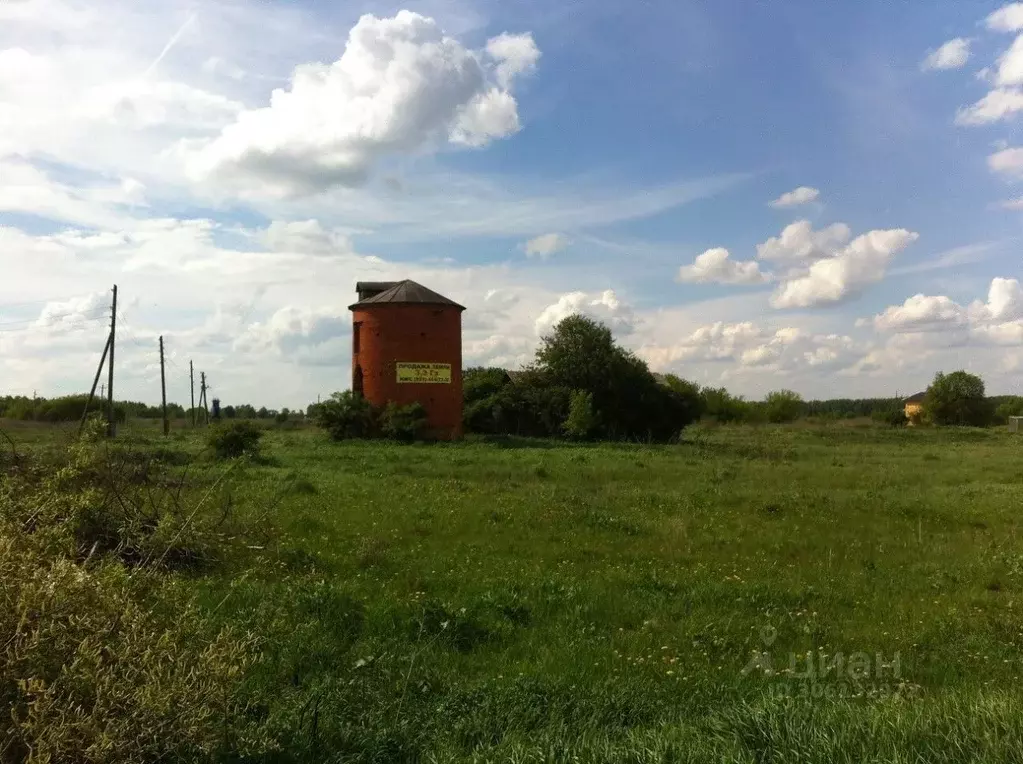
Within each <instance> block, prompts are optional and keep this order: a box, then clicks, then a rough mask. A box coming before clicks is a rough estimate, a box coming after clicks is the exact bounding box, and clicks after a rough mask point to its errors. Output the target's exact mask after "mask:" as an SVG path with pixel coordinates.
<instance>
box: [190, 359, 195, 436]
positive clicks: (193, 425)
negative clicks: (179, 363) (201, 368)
mask: <svg viewBox="0 0 1023 764" xmlns="http://www.w3.org/2000/svg"><path fill="white" fill-rule="evenodd" d="M188 384H189V385H190V386H191V389H192V409H191V411H192V427H195V369H194V368H193V366H192V362H191V361H189V362H188Z"/></svg>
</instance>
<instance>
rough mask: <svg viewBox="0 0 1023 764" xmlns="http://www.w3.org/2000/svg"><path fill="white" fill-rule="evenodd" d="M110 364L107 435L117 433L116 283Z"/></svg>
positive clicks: (111, 435)
mask: <svg viewBox="0 0 1023 764" xmlns="http://www.w3.org/2000/svg"><path fill="white" fill-rule="evenodd" d="M109 341H110V366H109V367H108V371H109V375H108V378H107V435H109V436H110V437H111V438H112V437H114V435H116V434H117V427H116V425H115V424H114V346H115V345H116V344H117V284H114V300H113V303H112V304H111V306H110V340H109Z"/></svg>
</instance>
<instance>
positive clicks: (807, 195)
mask: <svg viewBox="0 0 1023 764" xmlns="http://www.w3.org/2000/svg"><path fill="white" fill-rule="evenodd" d="M820 195H821V192H820V191H819V190H818V189H816V188H810V187H809V186H800V187H799V188H796V189H793V190H792V191H786V192H785V193H784V194H782V195H781V196H779V197H778V198H777V199H774V200H772V201H770V202H768V203H767V204H768V206H769V207H774V208H775V209H784V208H786V207H798V206H799V205H800V204H808V203H810V202H814V201H817V198H818V197H819V196H820Z"/></svg>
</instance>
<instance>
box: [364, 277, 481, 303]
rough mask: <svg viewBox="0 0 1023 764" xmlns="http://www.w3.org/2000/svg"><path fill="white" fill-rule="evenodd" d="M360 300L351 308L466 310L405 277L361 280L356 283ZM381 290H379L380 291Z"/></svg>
mask: <svg viewBox="0 0 1023 764" xmlns="http://www.w3.org/2000/svg"><path fill="white" fill-rule="evenodd" d="M355 290H356V292H358V294H359V301H358V302H357V303H355V304H353V305H349V306H348V307H349V309H354V308H357V307H361V306H363V305H388V304H389V305H450V306H452V307H455V308H458V309H459V310H465V307H464V306H462V305H459V304H458V303H457V302H455V301H454V300H449V299H448V298H447V297H445V296H444V295H442V294H437V293H436V292H434V291H433V290H432V289H427V288H426V287H424V286H423V285H422V284H417V283H416V282H415V281H411V280H410V279H405V280H404V281H360V282H358V283H357V284H356V285H355ZM378 290H379V291H378Z"/></svg>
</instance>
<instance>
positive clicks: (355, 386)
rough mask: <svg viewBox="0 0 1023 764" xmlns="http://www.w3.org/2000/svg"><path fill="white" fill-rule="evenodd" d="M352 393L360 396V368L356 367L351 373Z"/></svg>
mask: <svg viewBox="0 0 1023 764" xmlns="http://www.w3.org/2000/svg"><path fill="white" fill-rule="evenodd" d="M352 392H353V393H355V394H356V395H362V367H361V366H356V367H355V370H354V371H353V372H352Z"/></svg>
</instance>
